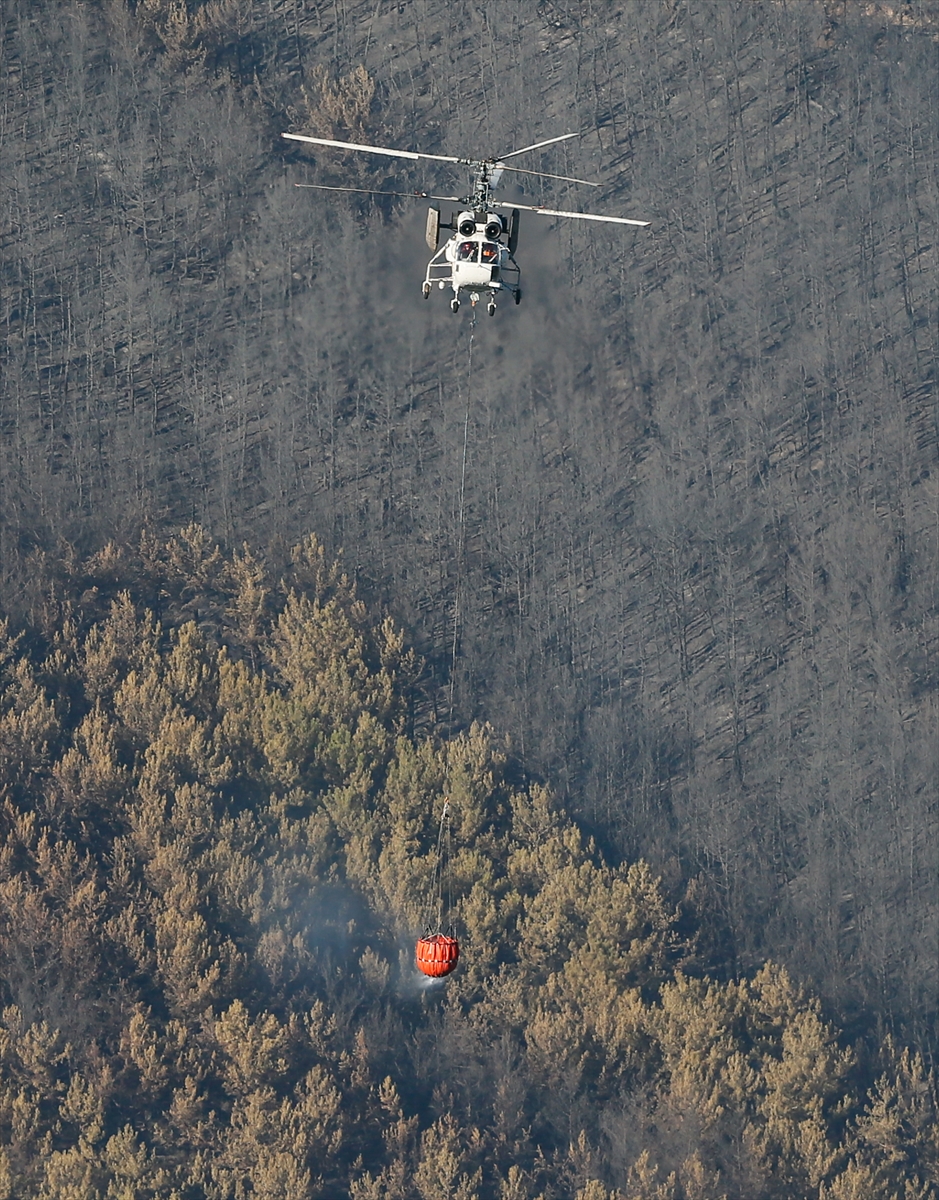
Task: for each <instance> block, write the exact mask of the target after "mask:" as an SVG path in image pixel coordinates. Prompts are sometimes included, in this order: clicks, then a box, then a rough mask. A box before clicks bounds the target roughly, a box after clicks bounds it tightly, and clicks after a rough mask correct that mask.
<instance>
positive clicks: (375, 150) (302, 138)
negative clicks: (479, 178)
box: [280, 133, 462, 163]
mask: <svg viewBox="0 0 939 1200" xmlns="http://www.w3.org/2000/svg"><path fill="white" fill-rule="evenodd" d="M280 136H281V137H284V138H289V139H290V140H291V141H292V142H312V143H313V145H314V146H336V147H337V148H338V149H340V150H362V151H364V152H365V153H366V154H388V155H390V156H391V157H392V158H415V159H416V158H430V159H433V160H434V162H448V163H458V162H462V159H459V158H452V157H451V156H450V155H448V154H418V153H417V151H415V150H389V149H388V148H387V147H386V146H364V145H360V144H359V143H358V142H335V141H333V140H332V139H331V138H318V137H307V135H306V134H303V133H282V134H281V135H280Z"/></svg>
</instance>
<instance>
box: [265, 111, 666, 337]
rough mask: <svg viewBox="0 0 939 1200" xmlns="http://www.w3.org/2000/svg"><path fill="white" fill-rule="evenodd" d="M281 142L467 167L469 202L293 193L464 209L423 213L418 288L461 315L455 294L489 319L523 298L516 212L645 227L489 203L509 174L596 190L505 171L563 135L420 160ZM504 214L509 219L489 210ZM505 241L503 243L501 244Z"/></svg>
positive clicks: (345, 145)
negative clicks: (423, 254)
mask: <svg viewBox="0 0 939 1200" xmlns="http://www.w3.org/2000/svg"><path fill="white" fill-rule="evenodd" d="M282 136H283V137H285V138H288V139H290V140H291V141H294V142H310V143H312V144H313V145H314V146H332V147H334V148H336V149H339V150H358V151H361V152H363V153H365V154H385V155H389V156H391V157H392V158H410V159H430V160H432V161H434V162H446V163H458V164H460V165H461V166H466V167H471V168H472V170H473V172H474V179H473V193H472V195H471V196H433V195H431V194H430V193H428V192H388V191H378V190H373V189H371V188H352V187H330V186H328V185H326V184H317V183H298V184H297V185H296V186H297V187H311V188H318V189H319V190H321V191H326V192H362V193H365V194H367V195H371V196H407V197H418V198H420V199H424V200H448V201H451V202H452V203H454V204H462V205H464V206H465V210H464V211H463V212H459V213H456V214H452V215H451V217H450V220H449V221H447V222H446V223H444V222H442V221H441V220H440V209H439V208H433V207H431V208H429V209H428V212H427V230H426V235H425V236H426V240H427V245H428V246H429V247H430V249H431V250H433V251H435V253H434V256H433V258H431V260H430V262H429V263H428V264H427V272H426V274H425V276H424V282H423V284H422V285H421V292H422V294H423V296H424V299H425V300H426V299H427V298H428V297H429V296H430V293H431V290H432V288H433V287H434V285H435V284H436V286H437V287H438V288H439V289H440V290H441V291H443V290H445V289H446V288H447V287H449V288H450V289H451V290H452V292H453V298H452V299H451V301H450V308H451V309H452V310H453V312H459V311H460V294H461V293H462V292H465V293H468V294H469V298H470V301H471V303H472V305H473V307H475V306H476V304H477V303H478V302H479V300H480V299H481V298H482V297H483V296H484V295H485V296H486V298H487V303H486V307H487V310H488V312H489V315H490V316H494V315H495V311H496V297H497V296H499V295H501V294H503V293H507V294H509V295H511V296H512V298H513V299H514V301H515V303H516V304H518V303H519V302H520V301H521V298H522V289H521V286H520V278H521V272H520V270H519V266H518V263H517V262H516V261H515V250H516V248H517V246H518V226H519V210H520V209H521V210H523V211H525V212H533V213H537V214H538V215H540V216H542V217H570V218H572V219H574V220H577V221H607V222H609V223H611V224H613V225H636V226H639V227H640V228H644V227H646V226H647V225H649V224H651V222H649V221H633V220H630V219H629V218H628V217H607V216H601V215H600V214H598V213H583V212H565V211H563V210H561V209H557V208H546V207H545V206H544V205H541V204H506V203H503V202H501V201H499V200H493V199H492V197H491V195H490V192H491V190H492V189H493V188H496V187H498V186H499V183H500V181H501V179H502V175H503V172H505V171H513V172H518V173H519V174H523V175H541V176H542V177H544V178H547V179H560V180H563V181H564V182H566V183H582V184H586V185H587V186H588V187H599V184H597V183H593V182H591V181H590V180H589V179H572V178H571V177H570V176H568V175H551V174H548V173H547V172H545V171H532V170H527V169H525V168H524V167H512V166H507V165H506V160H507V159H510V158H515V157H516V156H517V155H519V154H527V153H528V152H529V151H530V150H539V149H541V147H542V146H551V145H553V144H554V143H555V142H564V141H567V139H568V138H573V137H579V136H580V135H579V134H577V133H564V134H562V135H561V136H560V137H554V138H548V139H547V140H546V141H543V142H535V143H534V144H533V145H531V146H523V147H522V149H521V150H512V151H511V152H510V153H508V154H503V155H501V156H500V157H498V158H453V157H451V156H449V155H446V154H419V153H417V152H416V151H414V150H390V149H388V148H387V147H384V146H366V145H361V144H359V143H357V142H337V141H333V140H331V139H330V138H318V137H307V136H306V135H305V134H300V133H285V134H282ZM499 208H501V209H508V210H509V213H508V217H505V216H502V214H501V213H498V212H494V211H493V210H494V209H499ZM441 229H452V230H453V236H452V237H451V238H449V239H448V240H447V242H446V243H445V244H444V246H443V247H442V248H441V249H439V250H438V249H437V246H438V243H439V240H440V230H441ZM503 238H505V241H503Z"/></svg>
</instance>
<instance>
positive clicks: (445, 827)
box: [428, 305, 476, 932]
mask: <svg viewBox="0 0 939 1200" xmlns="http://www.w3.org/2000/svg"><path fill="white" fill-rule="evenodd" d="M475 341H476V307H475V305H474V306H473V316H472V321H471V324H470V337H469V348H468V362H467V380H468V383H467V388H466V411H465V412H464V415H463V454H462V459H461V463H460V504H459V515H458V521H457V527H458V531H459V532H458V536H457V577H456V589H455V593H454V599H453V640H452V643H451V647H450V686H449V703H448V708H449V713H448V716H447V733H448V740H447V758H446V770H445V773H444V802H443V812H442V813H441V815H440V828H439V829H438V831H437V861H436V862H435V864H434V874H433V879H432V881H431V896H430V898H429V899H430V903H429V904H428V909H430V906H431V904H434V905H435V907H436V913H435V916H436V922H435V928H434V932H441V931H442V929H443V924H444V916H445V915H446V917H447V923H448V926H449V925H450V913H451V909H452V903H453V896H452V892H451V881H450V869H449V867H450V799H449V797H450V746H451V738H452V733H453V705H454V686H455V683H456V655H457V646H458V644H459V639H460V623H461V619H462V615H463V614H462V607H461V600H462V589H463V576H464V557H465V548H466V458H467V447H468V445H469V418H470V395H471V392H470V389H471V387H472V383H473V345H474V343H475ZM429 915H430V913H429V912H428V916H429Z"/></svg>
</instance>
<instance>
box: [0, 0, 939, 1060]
mask: <svg viewBox="0 0 939 1200" xmlns="http://www.w3.org/2000/svg"><path fill="white" fill-rule="evenodd" d="M0 22H2V30H0V33H2V38H0V56H2V77H3V84H2V86H3V88H4V93H3V103H2V105H0V158H2V162H3V170H2V171H0V197H2V200H0V211H2V216H0V237H2V246H3V253H2V263H0V320H2V328H3V343H2V350H0V353H2V360H0V365H2V385H0V387H2V394H0V569H2V573H3V579H2V588H3V595H2V604H0V608H2V610H3V611H4V612H5V613H7V614H9V615H10V617H11V619H12V620H13V622H14V625H13V626H12V627H11V628H14V629H19V628H25V627H26V625H27V624H28V623H29V622H35V621H36V620H38V614H40V612H41V610H42V608H43V606H44V604H45V603H46V602H47V601H48V591H49V588H50V587H51V584H50V582H49V581H50V580H51V579H53V578H55V577H56V574H57V570H59V573H60V574H61V571H66V573H67V568H66V566H65V565H62V566H61V567H60V568H58V569H57V568H56V567H55V566H54V564H55V560H56V558H57V557H58V558H61V559H63V560H64V559H65V557H66V551H65V550H64V549H62V547H63V545H66V544H67V545H68V546H70V547H75V548H76V550H75V551H74V552H71V551H70V552H69V553H77V554H78V556H79V558H81V557H82V556H83V555H85V554H92V553H94V552H97V551H100V550H101V548H102V547H103V546H104V545H105V544H107V543H108V542H109V541H113V542H114V543H115V544H116V545H119V546H124V545H137V543H138V539H139V535H140V532H141V530H147V531H148V536H150V537H151V538H152V537H156V538H157V539H158V540H159V539H161V538H163V539H165V538H167V537H169V532H170V531H171V530H172V529H175V528H178V527H179V526H180V525H182V524H185V523H188V522H189V521H192V520H195V521H198V522H201V523H202V524H203V525H204V526H205V527H206V528H208V529H210V530H211V531H212V535H213V536H214V537H217V538H219V539H220V540H221V541H222V542H224V543H225V544H227V545H229V546H237V545H240V544H241V541H242V539H244V538H249V539H250V540H251V543H252V545H254V546H255V547H256V548H257V549H256V553H257V554H258V557H259V558H266V557H268V556H269V557H270V558H271V560H272V561H274V562H277V561H279V558H280V557H283V555H284V554H285V551H284V547H285V546H288V545H290V544H293V543H294V542H298V541H300V540H301V539H302V538H304V537H306V536H307V535H308V534H309V533H310V532H311V531H314V532H315V533H316V534H317V536H318V537H320V538H321V539H322V542H323V544H324V545H325V546H326V548H327V550H328V551H329V552H330V553H333V552H338V551H339V550H340V549H341V550H342V552H343V555H344V558H343V561H344V564H345V568H346V569H347V570H348V571H350V572H351V573H352V574H353V575H354V576H355V578H356V580H357V582H358V585H359V588H360V594H361V595H363V596H364V597H366V598H367V600H368V601H369V603H370V604H371V605H372V606H373V608H374V610H375V611H378V610H379V609H381V608H382V607H383V606H384V607H385V608H387V609H390V610H391V611H392V612H393V613H394V614H395V616H396V618H397V619H398V620H399V621H400V622H401V623H402V624H403V625H404V626H405V627H406V628H408V629H409V630H410V631H411V632H412V635H413V638H414V640H415V645H416V647H417V649H418V650H419V652H420V653H421V654H422V655H423V656H424V657H425V659H426V661H427V663H428V678H429V681H430V682H429V684H428V687H429V688H430V693H431V696H432V698H433V705H435V709H436V711H435V712H432V713H431V714H430V715H429V716H428V717H427V720H428V721H432V720H433V719H434V718H436V719H438V720H440V721H442V722H444V723H445V724H446V725H447V726H449V729H448V730H447V732H450V733H455V731H456V730H458V729H462V730H464V731H466V730H468V729H469V728H470V726H471V723H472V722H473V721H474V720H482V721H488V722H491V723H492V725H493V727H495V728H498V729H499V730H500V731H504V732H505V733H506V734H507V735H508V736H509V737H510V739H511V752H512V754H513V755H514V756H516V758H517V759H518V760H520V761H521V762H523V763H524V764H525V766H526V768H527V770H528V771H529V772H531V773H532V774H533V775H535V776H540V777H541V778H543V779H550V780H551V781H552V786H553V787H554V788H555V790H556V792H557V794H558V795H559V797H560V799H561V801H562V802H563V804H564V805H565V809H566V811H568V812H570V813H572V814H576V816H577V817H578V818H579V819H580V820H581V822H582V823H583V825H584V827H585V828H587V829H588V830H589V831H590V833H591V834H592V835H593V836H594V837H595V838H596V839H597V841H598V844H600V845H601V846H602V847H603V850H604V853H605V855H606V856H607V858H608V860H609V861H610V862H611V863H618V862H624V863H628V862H631V861H633V860H635V859H636V858H638V857H643V858H644V859H645V860H646V861H648V862H649V863H650V864H651V866H652V868H653V869H654V871H655V872H656V873H658V874H661V876H662V878H663V880H664V885H665V887H666V889H667V890H668V893H669V895H673V896H684V895H685V894H686V892H687V890H688V889H689V888H691V889H692V890H693V891H694V892H695V894H696V895H698V896H699V897H700V907H701V908H702V909H706V910H707V911H708V913H709V914H710V916H709V923H710V926H711V927H712V928H714V929H715V930H719V931H720V932H719V935H718V934H717V933H715V937H716V938H718V940H719V941H720V943H721V947H722V954H723V967H722V969H723V970H724V971H725V972H726V973H727V975H728V977H729V976H730V975H733V974H735V973H736V972H738V971H744V972H752V971H754V970H756V969H757V968H758V967H759V966H760V964H762V963H763V962H764V961H765V960H766V959H767V958H772V959H773V960H775V961H777V962H779V963H781V964H784V965H787V966H788V967H789V968H790V969H791V970H792V972H793V974H794V975H797V976H798V978H799V979H800V980H801V981H803V982H805V983H806V984H811V985H812V986H813V987H814V988H816V989H818V991H819V993H820V994H821V995H822V996H823V997H824V1000H825V1003H826V1004H827V1005H828V1006H829V1009H828V1011H830V1012H837V1013H838V1014H839V1020H840V1021H841V1022H843V1023H844V1024H845V1025H846V1026H847V1027H848V1028H850V1029H851V1030H852V1031H860V1030H862V1029H863V1030H865V1031H867V1032H875V1033H876V1032H877V1031H883V1030H885V1029H889V1030H892V1031H893V1032H894V1033H895V1034H896V1035H897V1036H898V1037H900V1038H902V1039H907V1040H910V1041H912V1042H914V1043H916V1044H918V1045H920V1046H923V1047H926V1046H928V1045H930V1044H932V1045H934V1038H935V1024H934V1021H935V1004H936V996H937V991H939V896H937V889H936V856H935V837H934V834H935V828H936V821H937V816H939V812H937V809H939V801H937V786H936V780H937V778H939V761H937V759H939V754H937V742H939V739H937V738H936V729H937V716H939V713H937V695H939V673H937V666H936V664H937V661H939V660H937V652H939V636H937V632H939V630H937V613H936V597H937V595H939V577H937V576H939V517H937V513H939V492H937V486H939V485H937V479H939V474H937V465H939V464H937V447H939V438H937V430H939V419H937V407H936V364H937V361H939V304H937V290H939V285H937V280H939V250H937V239H936V213H937V212H939V138H937V136H936V135H937V121H939V116H937V114H939V70H937V51H939V43H937V40H936V39H937V36H939V10H937V5H936V4H935V3H934V2H933V0H914V2H913V3H910V4H903V5H900V4H895V5H890V4H874V3H870V4H868V3H861V2H857V3H852V0H844V2H838V3H834V2H833V3H827V4H823V3H814V2H812V0H805V2H803V3H783V2H778V3H777V2H775V0H762V2H760V0H627V2H625V3H623V2H622V0H621V2H620V3H615V2H606V0H589V2H588V0H584V2H583V3H572V2H568V3H562V2H560V0H559V2H557V3H554V2H549V0H543V2H538V3H535V2H534V0H532V2H530V3H520V4H514V5H496V4H494V3H480V4H475V5H472V6H461V7H455V6H453V5H450V4H445V3H443V2H442V0H406V2H404V3H399V4H393V5H381V4H378V5H376V4H374V3H372V2H371V0H335V2H329V3H327V2H326V0H321V2H317V0H269V3H266V4H263V5H262V4H258V3H253V2H252V0H212V2H211V3H208V4H204V5H199V4H197V3H195V2H193V3H191V4H189V5H188V6H187V5H186V4H185V3H180V2H172V3H170V2H169V0H140V2H139V3H137V4H136V5H125V4H122V3H120V2H119V0H100V2H99V3H85V4H80V3H77V2H76V0H28V2H27V0H8V2H6V3H4V6H3V12H2V16H0ZM285 129H294V130H296V131H301V132H303V131H307V132H319V133H320V134H325V136H331V135H332V136H336V137H339V138H360V139H364V140H369V141H374V142H377V143H379V144H382V145H389V146H401V147H414V148H420V149H423V150H426V151H428V152H440V153H468V154H477V153H499V152H505V151H507V150H508V149H510V148H512V147H513V146H518V145H523V144H527V143H529V142H531V141H534V140H536V139H537V138H539V137H549V136H551V135H554V134H559V133H564V132H567V131H569V130H574V129H576V130H583V131H584V136H583V137H582V138H580V139H577V140H575V141H572V142H567V143H564V144H563V146H560V147H554V148H549V149H547V150H545V151H544V154H543V157H542V158H540V159H539V156H537V155H536V156H535V157H534V159H533V161H532V165H533V166H539V165H540V166H541V167H542V169H544V170H546V171H551V172H554V173H563V174H574V175H577V176H583V177H596V178H598V179H599V180H600V182H601V185H602V186H601V188H600V189H599V190H596V191H594V190H591V191H590V194H589V200H587V199H585V197H584V196H583V195H581V194H580V193H577V194H572V193H570V192H564V191H553V190H551V188H550V187H549V186H548V184H547V183H546V185H545V188H544V190H540V189H539V188H538V187H536V182H535V181H531V182H527V183H525V185H524V186H525V190H524V192H521V191H511V190H510V191H507V193H506V195H507V196H509V197H511V196H512V195H516V196H519V197H520V198H521V199H522V201H523V202H525V201H537V200H539V199H541V198H542V197H543V196H544V197H547V198H549V199H552V200H555V201H558V202H560V201H562V200H563V202H564V203H563V205H562V207H571V208H576V207H589V208H592V209H594V210H596V211H606V212H616V213H622V214H625V215H629V216H634V217H647V218H649V219H650V220H652V222H653V225H652V228H651V230H649V231H636V232H628V233H623V232H621V231H618V230H614V231H610V230H609V229H607V230H604V229H602V228H599V229H597V228H592V227H591V228H589V229H588V228H579V227H575V226H573V225H570V226H561V225H558V226H556V227H552V226H551V225H550V224H549V223H548V222H547V221H538V219H536V218H534V217H531V218H530V219H529V220H528V221H527V222H526V221H524V220H523V226H522V240H521V247H520V252H519V258H520V262H521V265H522V270H523V275H524V283H525V300H524V302H523V303H522V305H521V306H520V308H519V309H517V310H514V309H513V310H512V311H508V310H507V309H500V311H499V313H498V314H497V315H496V317H495V318H494V319H493V320H491V321H490V320H488V319H486V320H483V319H480V320H479V322H478V323H477V324H475V325H474V323H473V322H472V319H471V317H470V315H469V314H468V313H466V312H463V313H461V314H460V315H459V317H453V316H452V315H451V314H450V312H449V311H448V310H447V309H446V307H445V306H443V305H438V304H435V303H434V300H436V299H437V297H434V298H432V300H431V301H430V302H429V303H427V304H425V303H424V302H423V301H422V300H421V299H420V295H419V284H420V279H421V271H422V267H423V262H424V260H425V248H424V246H423V241H422V230H423V212H422V210H421V208H420V207H419V206H416V205H409V204H408V203H407V202H405V203H403V204H399V203H398V202H394V203H392V202H389V201H380V200H375V201H372V200H368V199H366V198H364V197H363V198H358V199H357V198H347V197H339V198H337V197H336V196H334V195H330V194H328V193H316V192H311V191H301V190H297V189H295V188H294V187H293V183H294V182H302V181H312V180H316V181H319V182H325V183H343V182H346V183H352V184H356V185H358V186H372V187H383V186H384V187H388V186H390V187H394V188H396V189H398V190H405V189H408V188H414V189H417V188H421V189H426V190H434V191H437V190H445V191H449V190H450V189H451V188H460V187H461V186H462V185H463V178H462V177H461V176H459V175H458V174H455V175H452V176H451V175H448V174H447V172H446V170H444V171H442V172H439V173H438V172H431V171H428V170H425V169H423V168H421V169H414V170H411V169H410V168H408V167H404V166H401V165H399V164H397V163H392V164H391V165H388V164H385V163H383V162H381V160H377V159H376V160H374V161H371V160H369V161H358V160H356V161H352V159H351V158H348V159H347V158H345V157H342V156H337V155H332V154H329V153H324V154H322V155H313V154H311V153H308V152H307V151H306V150H301V149H297V148H295V147H293V146H291V145H288V144H287V143H285V142H283V141H282V140H281V139H280V138H279V134H280V132H281V131H283V130H285ZM584 191H586V189H584ZM464 463H465V475H464V469H463V468H464ZM261 547H263V548H264V550H263V553H262V550H261V549H260V548H261ZM37 555H39V556H40V557H39V558H37ZM40 559H41V560H42V561H44V562H46V563H47V564H48V565H47V566H46V567H44V568H43V569H42V570H40V569H39V567H38V566H37V563H38V562H39V561H40ZM61 586H62V587H64V586H65V584H64V583H62V584H61ZM141 619H142V618H141ZM258 652H259V653H260V652H261V649H260V648H259V650H258ZM433 705H432V707H433ZM363 952H364V951H363Z"/></svg>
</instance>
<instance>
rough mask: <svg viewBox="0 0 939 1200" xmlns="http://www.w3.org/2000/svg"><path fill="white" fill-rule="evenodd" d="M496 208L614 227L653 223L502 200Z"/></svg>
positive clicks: (644, 225) (643, 226)
mask: <svg viewBox="0 0 939 1200" xmlns="http://www.w3.org/2000/svg"><path fill="white" fill-rule="evenodd" d="M495 207H496V208H522V209H524V210H525V211H526V212H533V213H540V215H541V216H543V217H572V218H573V219H574V220H575V221H609V222H610V223H611V224H613V225H638V226H639V227H640V228H645V227H646V226H647V225H651V224H652V222H651V221H633V220H631V219H630V218H629V217H601V216H600V214H599V213H582V212H564V211H563V210H562V209H560V208H543V207H541V205H537V204H511V203H508V202H504V201H501V200H497V201H496V202H495Z"/></svg>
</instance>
